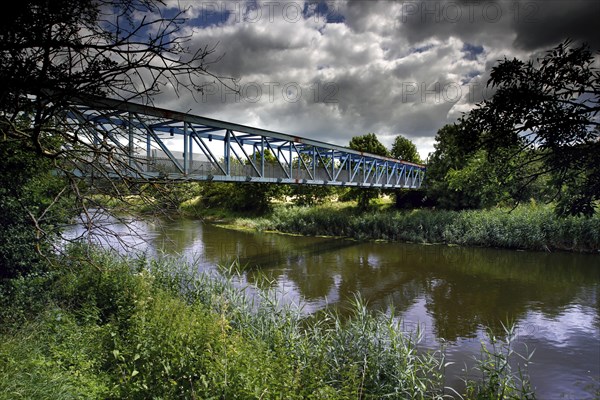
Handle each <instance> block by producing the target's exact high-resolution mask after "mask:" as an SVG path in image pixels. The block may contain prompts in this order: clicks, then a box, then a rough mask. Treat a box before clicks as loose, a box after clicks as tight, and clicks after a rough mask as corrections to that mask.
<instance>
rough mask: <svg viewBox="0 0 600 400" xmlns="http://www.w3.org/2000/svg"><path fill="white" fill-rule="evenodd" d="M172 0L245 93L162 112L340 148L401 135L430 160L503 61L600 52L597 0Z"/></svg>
mask: <svg viewBox="0 0 600 400" xmlns="http://www.w3.org/2000/svg"><path fill="white" fill-rule="evenodd" d="M168 1H169V4H171V5H173V6H174V7H178V6H184V7H185V6H190V7H191V9H190V15H191V16H192V17H193V19H192V20H191V21H192V22H191V25H190V26H189V31H188V32H184V33H189V34H191V35H192V41H191V42H190V45H191V47H192V48H200V47H204V46H207V45H208V46H212V45H215V44H218V48H217V53H219V54H223V58H222V59H221V60H220V61H219V62H218V63H216V64H214V65H213V66H211V70H212V71H213V72H214V73H215V74H217V75H219V76H229V77H235V78H237V79H239V80H238V84H239V85H240V86H239V87H240V89H241V90H240V94H239V95H236V94H233V93H232V92H231V91H229V90H228V89H227V88H226V87H225V86H223V85H219V84H216V86H214V85H213V86H211V87H210V88H209V90H208V91H207V93H205V95H204V96H200V95H197V96H196V98H195V99H194V98H193V97H192V96H191V94H190V93H180V96H181V97H179V98H175V97H173V96H170V97H169V96H166V95H165V96H162V97H161V102H162V104H163V105H164V106H166V107H168V108H175V109H180V110H183V111H185V112H187V111H188V110H192V112H193V113H197V114H201V115H206V116H209V117H213V118H218V119H225V120H229V121H232V122H237V123H241V124H246V125H252V126H257V127H261V128H265V129H272V130H277V131H282V132H287V133H292V134H296V135H300V136H307V137H311V138H316V139H320V140H327V141H331V142H332V143H336V144H342V145H345V144H347V143H348V142H349V140H350V138H351V137H352V136H355V135H360V134H364V133H367V132H374V133H377V134H379V135H380V138H381V139H382V140H383V141H384V143H385V144H387V145H390V144H391V141H392V140H393V137H394V135H396V134H403V135H405V136H407V137H409V138H411V139H413V140H414V141H415V143H417V145H418V147H419V151H420V153H421V155H422V156H424V157H425V156H426V155H427V153H428V152H429V151H431V150H432V145H433V140H434V137H435V133H436V132H437V130H438V129H439V128H441V127H442V126H443V125H444V124H446V123H451V122H454V121H455V120H456V118H458V117H460V116H461V115H462V113H464V112H468V111H469V110H470V109H471V108H472V107H473V105H474V104H475V103H477V102H479V101H481V100H482V99H484V98H485V97H487V96H489V95H490V94H491V90H490V89H487V88H486V82H487V79H488V78H489V71H490V69H491V68H492V67H493V66H494V65H496V63H497V62H498V61H499V60H502V59H503V58H505V57H507V58H513V57H517V58H519V59H524V60H526V59H534V58H535V57H537V56H539V55H542V54H543V52H544V51H546V50H548V49H549V48H551V47H553V46H555V45H556V44H558V43H559V42H560V41H562V40H564V39H566V38H568V37H569V38H572V39H574V40H578V41H587V42H588V43H590V44H591V45H592V46H593V47H595V48H600V43H599V41H600V35H598V34H596V32H595V30H596V29H595V25H596V23H597V21H598V20H600V15H599V12H598V10H599V8H600V1H597V0H573V1H567V0H563V1H555V0H554V1H553V0H550V1H544V2H542V1H540V0H534V1H528V0H468V1H463V0H460V1H459V0H440V1H430V0H423V1H383V0H382V1H374V0H368V1H342V0H340V1H312V0H311V1H308V2H305V1H294V0H269V1H258V0H252V1H235V0H230V1H229V0H228V1H225V0H217V1H208V0H206V1H205V0H202V1H200V0H199V1H187V2H186V1H184V0H168ZM257 10H258V11H257ZM203 12H204V14H202V13H203ZM207 12H208V14H207Z"/></svg>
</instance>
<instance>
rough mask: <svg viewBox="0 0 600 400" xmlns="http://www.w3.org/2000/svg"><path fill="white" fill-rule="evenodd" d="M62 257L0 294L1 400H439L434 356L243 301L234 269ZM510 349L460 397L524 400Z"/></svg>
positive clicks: (365, 329) (392, 325)
mask: <svg viewBox="0 0 600 400" xmlns="http://www.w3.org/2000/svg"><path fill="white" fill-rule="evenodd" d="M78 260H81V259H79V258H78V257H76V254H74V253H71V255H70V256H69V257H68V258H63V259H61V260H60V269H58V270H56V271H55V272H51V273H48V274H45V275H42V276H30V277H27V278H20V279H15V280H12V281H9V282H4V283H3V284H2V286H0V289H1V290H0V321H1V325H0V327H1V329H0V398H1V399H15V398H35V399H82V398H85V399H88V398H89V399H95V398H98V399H110V398H114V399H117V398H119V399H120V398H128V399H148V398H155V399H175V398H188V399H194V398H198V399H200V398H202V399H236V398H238V399H275V398H276V399H281V398H285V399H380V398H384V397H386V398H398V399H404V398H411V399H412V398H416V399H418V398H441V396H442V395H444V394H453V391H452V390H451V389H448V388H444V378H443V365H444V359H443V354H442V353H441V352H433V353H431V352H430V353H426V352H421V351H417V350H418V344H417V341H416V339H415V338H414V337H410V336H406V335H405V334H403V333H401V330H400V329H399V322H398V321H397V320H396V319H394V318H393V316H389V315H383V314H371V313H369V312H367V310H366V308H365V306H364V304H363V303H362V301H361V300H360V299H356V301H355V305H354V308H353V311H352V313H351V315H352V317H351V318H350V319H349V320H344V321H342V320H340V318H338V317H337V316H336V315H335V314H334V313H325V314H324V315H321V316H320V317H319V318H308V319H307V318H303V317H302V316H301V313H300V312H299V310H297V309H295V308H290V307H285V306H282V305H281V304H280V303H279V302H278V300H277V296H275V295H274V294H273V293H264V292H261V291H258V289H256V288H254V289H253V290H254V291H258V293H259V295H258V297H254V296H252V297H251V296H249V295H247V294H245V293H246V292H245V291H244V290H242V289H239V288H236V285H234V284H233V283H234V282H235V281H236V280H237V278H238V277H239V275H236V272H235V271H236V270H235V268H230V269H229V270H228V271H226V272H223V273H222V274H220V275H206V274H203V275H198V274H193V273H191V272H189V270H190V267H189V266H186V265H184V264H181V263H174V262H168V261H151V262H147V261H145V260H120V259H116V258H115V257H113V256H111V255H109V254H106V253H96V254H94V255H93V258H92V259H91V261H78ZM509 351H510V341H509V342H507V343H506V346H503V347H502V346H501V347H498V348H496V349H495V350H494V351H493V352H491V353H490V352H487V353H485V352H484V355H485V356H484V359H482V360H481V361H480V363H479V367H480V369H481V373H479V374H478V375H477V376H479V377H481V380H479V381H470V382H468V385H467V389H466V393H465V398H485V399H491V398H526V397H527V398H532V397H533V395H532V394H527V393H528V389H527V387H528V385H527V382H524V388H523V387H522V386H523V385H522V384H523V382H521V381H520V380H519V379H520V378H518V374H517V373H516V372H515V371H512V372H511V370H510V367H509V366H508V363H507V354H508V353H509Z"/></svg>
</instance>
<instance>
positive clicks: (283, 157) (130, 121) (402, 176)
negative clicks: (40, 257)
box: [61, 98, 425, 189]
mask: <svg viewBox="0 0 600 400" xmlns="http://www.w3.org/2000/svg"><path fill="white" fill-rule="evenodd" d="M61 124H63V125H64V128H66V129H68V130H69V132H71V134H76V135H78V137H79V138H80V139H81V138H83V140H84V142H85V143H86V146H87V147H89V148H88V151H89V154H92V155H93V156H90V158H89V162H88V163H86V165H79V166H78V173H80V174H82V175H84V176H86V175H92V174H97V173H99V172H100V173H102V174H103V175H105V176H108V177H111V178H123V177H127V178H128V179H143V180H156V179H160V180H174V181H177V180H179V181H215V182H262V183H283V184H306V185H333V186H348V187H361V188H386V189H401V188H402V189H418V188H419V187H420V186H421V184H422V182H423V179H424V177H425V167H424V166H423V165H419V164H414V163H410V162H405V161H402V160H397V159H393V158H387V157H381V156H377V155H374V154H368V153H364V152H360V151H356V150H352V149H349V148H346V147H342V146H337V145H334V144H330V143H325V142H321V141H318V140H312V139H308V138H302V137H298V136H292V135H287V134H284V133H279V132H273V131H269V130H264V129H258V128H253V127H249V126H244V125H239V124H235V123H231V122H226V121H220V120H216V119H210V118H205V117H201V116H196V115H191V114H186V113H181V112H176V111H170V110H166V109H161V108H156V107H150V106H146V105H141V104H137V103H131V102H124V101H119V100H113V99H105V98H86V99H76V100H73V101H72V102H71V103H70V105H69V108H68V111H67V112H66V113H65V115H64V118H63V120H62V122H61ZM267 153H270V154H271V155H272V156H274V157H267V156H265V157H263V156H262V155H263V154H267Z"/></svg>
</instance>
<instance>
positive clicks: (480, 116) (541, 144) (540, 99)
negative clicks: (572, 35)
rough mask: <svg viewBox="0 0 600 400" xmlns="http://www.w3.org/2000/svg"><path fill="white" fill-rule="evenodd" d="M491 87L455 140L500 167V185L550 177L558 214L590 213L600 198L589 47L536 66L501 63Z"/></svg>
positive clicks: (597, 97) (595, 73) (596, 105)
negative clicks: (471, 145)
mask: <svg viewBox="0 0 600 400" xmlns="http://www.w3.org/2000/svg"><path fill="white" fill-rule="evenodd" d="M488 86H491V87H492V88H494V89H495V90H496V91H495V93H494V95H493V96H492V97H491V98H490V99H489V100H485V101H484V102H483V103H481V104H479V105H478V106H477V107H476V108H475V109H474V110H472V111H471V112H470V113H469V114H468V115H466V116H465V117H464V118H463V119H462V121H461V122H460V124H459V126H460V129H461V133H460V136H461V137H463V138H465V140H467V141H472V142H473V143H476V144H477V146H478V148H480V149H483V150H485V151H486V152H487V157H488V159H489V160H490V161H491V162H493V163H495V164H496V165H502V166H503V167H504V168H505V169H506V171H505V173H504V174H503V179H505V178H511V179H514V178H515V177H516V176H517V177H518V180H519V181H520V185H521V187H526V186H528V185H530V184H531V183H532V182H534V181H536V180H537V179H539V178H541V177H550V180H549V182H548V184H550V185H552V187H553V188H554V190H555V198H556V199H557V200H558V207H557V210H558V212H559V213H561V214H573V215H577V214H585V215H590V214H593V213H594V207H595V202H596V201H597V200H598V199H600V163H598V154H600V121H599V119H598V112H599V111H600V70H599V69H598V66H597V65H596V60H595V58H594V55H593V54H592V52H591V51H590V49H589V47H588V46H587V45H585V44H582V45H579V46H575V45H573V43H572V42H570V41H565V42H563V43H561V44H560V45H558V46H557V47H555V48H554V49H552V50H550V51H548V52H547V53H546V54H545V55H544V56H543V57H542V58H539V59H537V60H535V61H533V60H531V61H527V62H524V61H521V60H518V59H513V60H508V59H504V60H503V61H501V62H500V63H499V64H498V65H497V66H495V67H494V68H493V69H492V71H491V74H490V80H489V82H488ZM531 165H537V166H538V168H535V169H531V168H529V167H530V166H531ZM524 170H526V171H528V172H529V173H527V174H523V173H522V171H524ZM500 183H502V182H500Z"/></svg>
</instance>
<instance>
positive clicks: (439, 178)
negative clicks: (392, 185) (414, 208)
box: [425, 124, 480, 209]
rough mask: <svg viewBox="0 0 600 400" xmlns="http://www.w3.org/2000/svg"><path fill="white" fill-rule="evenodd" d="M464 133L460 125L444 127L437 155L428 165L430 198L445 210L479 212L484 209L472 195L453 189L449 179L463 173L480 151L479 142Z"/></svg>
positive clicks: (436, 138)
mask: <svg viewBox="0 0 600 400" xmlns="http://www.w3.org/2000/svg"><path fill="white" fill-rule="evenodd" d="M467 132H468V131H467ZM463 133H464V131H463V130H461V128H460V126H459V125H457V124H451V125H445V126H444V127H442V128H441V129H440V130H439V131H438V132H437V135H436V136H435V144H434V145H433V146H434V148H435V151H434V152H433V153H432V154H431V156H430V157H429V163H428V164H427V173H426V174H425V180H426V182H425V183H426V188H427V189H426V190H427V195H428V196H429V197H431V198H432V199H433V200H434V201H435V202H436V204H437V205H439V206H440V207H442V208H449V209H461V208H476V207H479V205H480V202H479V199H477V198H475V197H474V196H473V195H472V193H471V192H469V191H467V190H462V188H461V189H457V188H456V187H455V188H451V187H450V181H449V180H448V177H447V175H448V173H449V172H450V171H458V170H461V169H462V168H463V167H464V166H465V165H466V164H467V163H468V160H469V159H470V157H471V156H472V155H473V154H474V153H475V151H476V142H474V141H472V140H469V139H470V138H468V137H467V136H466V135H464V134H463Z"/></svg>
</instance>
